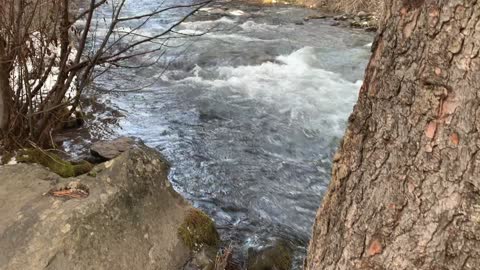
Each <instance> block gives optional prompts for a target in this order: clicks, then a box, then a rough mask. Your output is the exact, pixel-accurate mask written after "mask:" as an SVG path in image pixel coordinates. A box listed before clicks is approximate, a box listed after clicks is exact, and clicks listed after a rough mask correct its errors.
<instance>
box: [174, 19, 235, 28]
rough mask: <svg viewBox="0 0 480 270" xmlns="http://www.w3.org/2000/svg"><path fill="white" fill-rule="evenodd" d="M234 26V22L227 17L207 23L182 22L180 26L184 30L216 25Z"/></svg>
mask: <svg viewBox="0 0 480 270" xmlns="http://www.w3.org/2000/svg"><path fill="white" fill-rule="evenodd" d="M222 23H223V24H234V23H235V20H232V19H230V18H227V17H225V16H224V17H221V18H220V19H217V20H208V21H193V22H183V23H181V24H180V25H181V26H183V27H186V28H199V27H212V26H215V25H217V24H222Z"/></svg>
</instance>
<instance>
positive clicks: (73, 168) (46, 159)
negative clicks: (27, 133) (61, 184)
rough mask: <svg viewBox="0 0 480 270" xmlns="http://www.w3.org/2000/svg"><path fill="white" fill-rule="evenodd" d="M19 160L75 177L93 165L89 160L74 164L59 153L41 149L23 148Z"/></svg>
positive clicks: (64, 175)
mask: <svg viewBox="0 0 480 270" xmlns="http://www.w3.org/2000/svg"><path fill="white" fill-rule="evenodd" d="M17 160H18V162H23V163H37V164H40V165H43V166H45V167H47V168H49V169H50V170H51V171H52V172H54V173H56V174H58V175H60V176H61V177H65V178H66V177H74V176H78V175H81V174H85V173H87V172H89V171H90V170H91V169H92V168H93V165H92V164H90V163H89V162H87V161H82V162H80V163H78V164H72V163H71V162H69V161H66V160H63V159H61V158H60V157H59V156H58V155H55V154H53V153H49V152H46V151H44V150H40V149H24V150H21V151H20V153H19V154H18V157H17Z"/></svg>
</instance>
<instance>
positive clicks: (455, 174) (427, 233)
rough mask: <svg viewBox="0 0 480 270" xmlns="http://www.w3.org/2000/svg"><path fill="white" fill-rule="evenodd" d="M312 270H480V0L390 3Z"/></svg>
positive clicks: (312, 252) (321, 217)
mask: <svg viewBox="0 0 480 270" xmlns="http://www.w3.org/2000/svg"><path fill="white" fill-rule="evenodd" d="M385 4H386V12H385V17H384V20H383V23H382V24H383V25H382V27H381V28H380V30H379V34H378V36H377V38H376V41H375V44H374V48H373V55H372V58H371V60H370V63H369V65H368V67H367V71H366V75H365V80H364V84H363V86H362V88H361V90H360V93H359V99H358V102H357V104H356V106H355V108H354V111H353V113H352V115H351V116H350V118H349V123H348V128H347V130H346V133H345V136H344V138H343V141H342V143H341V145H340V149H339V150H338V153H337V154H336V156H335V158H334V165H333V171H332V181H331V184H330V187H329V191H328V192H327V194H326V196H325V198H324V201H323V204H322V206H321V208H320V210H319V212H318V214H317V218H316V222H315V225H314V228H313V236H312V240H311V242H310V247H309V252H308V258H307V260H306V262H305V263H306V269H308V270H320V269H345V270H347V269H348V270H350V269H389V270H390V269H480V153H479V151H478V150H479V149H480V134H479V130H480V98H479V94H480V55H479V50H480V1H474V0H449V1H442V0H431V1H428V0H403V1H393V0H389V1H386V3H385Z"/></svg>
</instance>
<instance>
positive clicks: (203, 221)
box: [178, 209, 220, 250]
mask: <svg viewBox="0 0 480 270" xmlns="http://www.w3.org/2000/svg"><path fill="white" fill-rule="evenodd" d="M178 234H179V236H180V237H181V238H182V240H183V242H184V243H185V245H187V246H188V247H189V248H190V249H191V250H199V249H200V248H201V247H202V246H204V245H207V246H212V247H216V246H218V244H219V242H220V237H219V236H218V232H217V229H216V228H215V224H214V223H213V221H212V220H211V219H210V217H208V216H207V215H206V214H205V213H203V212H202V211H200V210H198V209H190V210H188V213H187V216H186V217H185V220H184V221H183V224H182V225H181V226H180V228H178Z"/></svg>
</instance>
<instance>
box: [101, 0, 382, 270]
mask: <svg viewBox="0 0 480 270" xmlns="http://www.w3.org/2000/svg"><path fill="white" fill-rule="evenodd" d="M133 2H134V1H132V3H131V4H130V5H129V6H128V7H127V9H126V12H128V13H131V14H136V13H139V12H142V11H148V10H149V8H152V7H154V6H155V5H156V4H157V1H154V0H141V1H135V2H134V3H133ZM177 2H178V1H176V2H175V3H177ZM165 5H168V3H166V4H165ZM228 7H229V8H230V9H229V10H227V11H226V12H223V13H222V12H219V11H218V9H215V8H207V9H203V10H202V11H201V12H199V13H198V14H197V15H196V16H195V17H193V18H191V19H190V20H188V21H187V22H185V23H182V24H181V25H180V26H179V27H178V28H177V32H178V33H179V34H180V35H181V34H184V35H185V34H200V33H203V32H205V31H208V32H209V33H207V34H204V35H201V36H197V37H192V38H189V39H186V40H185V39H184V40H181V41H178V42H176V43H174V45H175V48H172V49H170V50H169V51H168V53H167V54H166V55H164V56H163V58H162V61H160V63H159V64H158V65H155V66H152V67H150V68H147V69H141V70H138V69H133V70H132V69H127V70H120V71H112V72H110V73H109V74H107V75H106V76H104V77H102V78H101V79H100V81H99V83H98V87H99V88H103V89H117V88H126V89H129V88H136V87H138V86H141V85H143V86H146V88H145V89H144V90H142V91H138V92H131V93H126V94H116V95H108V96H106V97H105V98H106V102H109V103H111V104H113V105H114V106H116V107H118V108H120V109H122V110H124V111H126V112H127V113H126V117H125V118H123V119H122V120H121V122H120V127H121V128H119V129H118V130H117V133H118V134H120V135H128V136H136V137H140V138H141V139H143V140H144V141H145V142H146V143H147V144H148V145H150V146H152V147H155V148H157V149H158V150H159V151H161V152H162V153H163V154H164V155H165V156H166V157H167V158H168V159H169V160H170V161H171V163H172V165H173V168H172V171H171V174H170V179H171V181H172V183H174V185H175V187H176V189H177V190H178V191H179V192H181V193H182V194H184V195H185V196H186V197H187V198H188V199H189V200H190V201H192V202H193V203H194V204H195V205H196V206H197V207H200V208H202V209H203V210H205V211H206V212H208V213H209V214H210V215H211V216H212V217H213V218H214V219H215V221H216V224H217V226H218V228H219V229H220V232H221V235H222V238H223V240H225V242H226V243H233V245H235V246H236V247H238V248H240V250H243V251H246V250H247V249H248V248H250V247H259V246H262V245H265V244H268V243H270V242H271V241H272V240H273V239H276V238H281V239H285V240H287V241H288V242H290V243H291V245H292V247H294V249H295V254H296V258H297V268H298V264H299V262H300V261H301V257H302V256H304V254H305V248H306V246H307V245H308V240H309V236H310V230H311V226H312V224H313V221H314V217H315V212H316V210H317V208H318V206H319V205H320V201H321V198H322V196H323V193H324V192H325V190H326V188H327V184H328V181H329V175H330V166H331V157H332V155H333V152H334V151H335V148H336V145H337V143H338V141H339V138H340V137H341V136H342V133H343V131H344V129H345V122H346V119H347V117H348V115H349V113H350V112H351V110H352V107H353V104H354V102H355V100H356V98H357V93H358V90H359V88H360V85H361V81H360V80H361V78H362V76H363V71H364V68H365V66H366V63H367V60H368V58H369V55H370V48H369V45H368V44H369V43H371V42H372V38H373V37H372V36H371V35H369V34H366V33H364V32H361V31H355V30H350V29H342V28H338V27H332V26H330V25H329V22H328V21H324V20H311V21H308V22H305V24H304V25H297V24H298V23H299V22H298V21H302V19H303V17H305V16H306V15H308V14H311V13H312V11H309V10H305V9H301V8H295V7H263V8H260V7H254V6H241V5H239V6H233V5H232V4H229V6H228ZM179 14H181V13H180V12H179V11H176V13H171V14H167V15H165V16H164V17H162V18H158V19H156V20H153V21H151V22H150V23H148V24H147V27H146V28H145V29H144V30H142V31H144V33H145V34H151V33H156V32H158V31H161V30H162V29H165V27H167V25H169V24H171V23H172V22H173V21H175V19H176V18H178V16H179ZM141 60H142V59H136V61H141ZM166 63H169V64H168V65H167V64H166ZM167 66H168V69H167V70H166V71H164V68H165V67H167Z"/></svg>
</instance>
